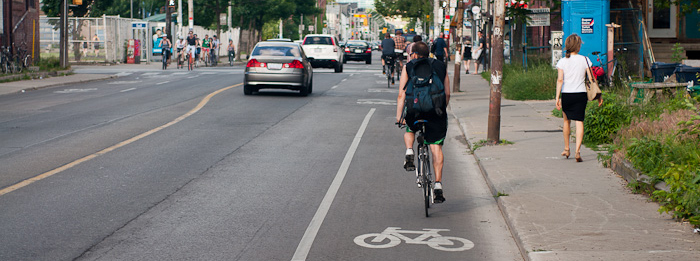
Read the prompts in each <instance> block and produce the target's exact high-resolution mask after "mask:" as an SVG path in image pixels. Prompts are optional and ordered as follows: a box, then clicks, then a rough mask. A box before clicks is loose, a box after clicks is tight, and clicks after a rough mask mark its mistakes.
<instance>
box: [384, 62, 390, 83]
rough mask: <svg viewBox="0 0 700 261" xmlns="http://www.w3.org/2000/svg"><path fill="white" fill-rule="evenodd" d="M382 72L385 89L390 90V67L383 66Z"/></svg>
mask: <svg viewBox="0 0 700 261" xmlns="http://www.w3.org/2000/svg"><path fill="white" fill-rule="evenodd" d="M384 67H385V68H384V71H385V72H386V87H387V88H391V71H390V70H391V66H389V65H388V64H387V65H384Z"/></svg>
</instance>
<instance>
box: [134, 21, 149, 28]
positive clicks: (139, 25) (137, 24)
mask: <svg viewBox="0 0 700 261" xmlns="http://www.w3.org/2000/svg"><path fill="white" fill-rule="evenodd" d="M131 28H133V29H146V23H145V22H131Z"/></svg>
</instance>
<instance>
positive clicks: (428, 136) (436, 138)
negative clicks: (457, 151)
mask: <svg viewBox="0 0 700 261" xmlns="http://www.w3.org/2000/svg"><path fill="white" fill-rule="evenodd" d="M419 119H424V120H427V121H428V122H426V123H425V133H424V134H423V135H424V137H425V144H437V145H443V144H444V143H445V137H446V136H447V115H446V114H445V115H443V116H442V117H441V116H437V115H435V114H431V115H421V116H420V117H412V116H409V115H406V125H407V128H406V132H416V131H418V126H415V125H413V123H414V122H415V121H416V120H419Z"/></svg>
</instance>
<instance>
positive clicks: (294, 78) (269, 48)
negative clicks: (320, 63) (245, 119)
mask: <svg viewBox="0 0 700 261" xmlns="http://www.w3.org/2000/svg"><path fill="white" fill-rule="evenodd" d="M313 75H314V74H313V68H312V67H311V64H310V63H309V60H308V58H307V57H306V54H304V50H303V49H302V48H301V46H299V44H297V43H294V42H259V43H258V44H256V45H255V47H254V48H253V52H252V54H251V56H250V58H248V64H246V68H245V76H244V80H243V94H245V95H250V94H252V93H253V92H257V91H259V90H260V89H265V88H274V89H289V90H298V91H299V92H300V94H301V95H303V96H306V95H308V94H309V93H311V92H313Z"/></svg>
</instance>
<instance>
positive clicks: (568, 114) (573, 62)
mask: <svg viewBox="0 0 700 261" xmlns="http://www.w3.org/2000/svg"><path fill="white" fill-rule="evenodd" d="M582 43H583V42H582V41H581V37H580V36H578V35H577V34H572V35H570V36H569V37H567V38H566V43H565V48H566V50H565V51H566V58H562V59H561V60H559V62H558V63H557V71H558V73H559V76H558V77H557V93H556V107H557V110H562V112H563V114H564V151H563V152H562V153H561V155H562V156H565V157H566V158H567V159H568V158H569V156H570V155H571V150H570V147H569V140H570V134H571V121H572V120H573V121H574V123H575V124H576V154H575V158H576V162H581V161H583V160H582V159H581V142H582V141H583V118H584V116H585V114H586V103H587V102H588V96H587V95H586V84H585V82H584V81H585V77H589V79H593V77H591V75H592V74H591V71H590V70H589V69H588V65H589V64H591V60H590V59H588V57H585V56H583V55H579V54H578V52H579V50H581V44H582ZM602 104H603V99H602V98H599V99H598V106H600V105H602Z"/></svg>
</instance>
